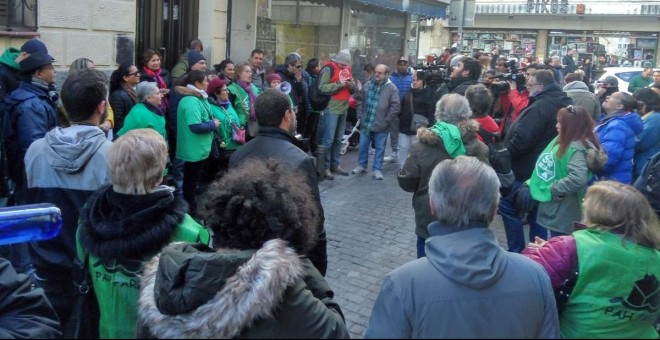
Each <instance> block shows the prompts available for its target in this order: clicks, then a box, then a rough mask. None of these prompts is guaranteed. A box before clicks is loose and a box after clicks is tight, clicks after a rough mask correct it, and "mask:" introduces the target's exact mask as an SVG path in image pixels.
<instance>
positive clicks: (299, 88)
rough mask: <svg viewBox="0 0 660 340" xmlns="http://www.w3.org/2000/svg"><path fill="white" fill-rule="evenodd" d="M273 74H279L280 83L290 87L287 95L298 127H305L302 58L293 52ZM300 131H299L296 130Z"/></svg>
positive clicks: (305, 113) (305, 114)
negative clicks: (294, 109) (285, 83)
mask: <svg viewBox="0 0 660 340" xmlns="http://www.w3.org/2000/svg"><path fill="white" fill-rule="evenodd" d="M274 73H275V74H279V75H280V77H281V78H282V82H285V81H286V82H288V83H289V85H291V91H290V92H289V93H288V95H289V98H291V103H293V106H295V107H296V108H297V109H298V111H297V113H296V120H297V121H298V123H299V125H298V126H301V127H302V126H305V124H306V120H305V119H304V118H305V117H307V112H306V111H305V105H302V104H303V82H302V58H301V57H300V54H298V53H296V52H293V53H289V55H287V56H286V58H285V59H284V64H282V65H278V66H277V67H275V71H274ZM298 131H300V129H298Z"/></svg>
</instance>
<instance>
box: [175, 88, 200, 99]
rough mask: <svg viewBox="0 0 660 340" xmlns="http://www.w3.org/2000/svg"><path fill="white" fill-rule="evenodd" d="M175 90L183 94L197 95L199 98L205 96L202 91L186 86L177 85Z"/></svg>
mask: <svg viewBox="0 0 660 340" xmlns="http://www.w3.org/2000/svg"><path fill="white" fill-rule="evenodd" d="M174 91H176V92H177V93H179V94H180V95H182V96H195V97H197V98H199V99H204V97H203V96H202V94H201V93H199V92H198V91H195V90H193V89H189V88H188V87H186V86H175V87H174Z"/></svg>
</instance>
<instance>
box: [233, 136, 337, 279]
mask: <svg viewBox="0 0 660 340" xmlns="http://www.w3.org/2000/svg"><path fill="white" fill-rule="evenodd" d="M249 158H259V159H268V158H272V159H275V160H276V161H278V162H280V163H282V164H283V165H285V166H286V167H287V168H289V169H291V170H297V171H300V172H302V173H303V174H305V177H306V180H307V183H308V184H309V186H310V188H311V189H312V194H313V195H314V199H315V201H316V204H317V206H318V208H319V216H320V220H319V225H318V226H317V230H318V232H319V241H318V243H317V245H316V246H315V247H314V248H312V250H310V251H309V252H308V253H307V256H308V257H309V259H310V260H311V261H312V263H313V264H314V266H315V267H316V269H318V270H319V272H321V274H323V275H324V276H325V271H326V268H327V264H328V263H327V255H326V242H327V241H326V239H325V227H324V223H325V217H324V214H323V206H322V205H321V194H320V192H319V177H318V172H317V171H316V166H315V163H314V158H313V157H311V156H309V155H307V154H306V153H305V152H304V151H302V149H300V147H299V146H298V141H297V140H296V139H295V138H294V137H293V136H292V135H291V134H290V133H288V132H286V131H284V130H282V129H280V128H279V127H270V126H259V134H258V135H257V137H255V138H254V139H252V140H250V141H249V142H247V143H245V145H243V146H241V147H240V148H238V149H237V150H236V151H235V152H234V154H233V155H232V156H231V158H230V159H229V168H230V169H231V168H235V167H237V166H238V165H239V164H240V163H241V162H242V161H244V160H246V159H249Z"/></svg>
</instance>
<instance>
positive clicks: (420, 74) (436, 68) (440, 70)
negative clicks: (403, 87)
mask: <svg viewBox="0 0 660 340" xmlns="http://www.w3.org/2000/svg"><path fill="white" fill-rule="evenodd" d="M414 69H415V71H416V72H417V79H424V80H425V81H426V86H429V87H439V86H440V85H442V84H443V83H446V82H448V81H449V80H450V79H449V72H448V71H447V69H446V68H445V66H444V65H429V66H419V65H418V66H415V67H414Z"/></svg>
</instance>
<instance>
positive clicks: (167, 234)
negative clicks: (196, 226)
mask: <svg viewBox="0 0 660 340" xmlns="http://www.w3.org/2000/svg"><path fill="white" fill-rule="evenodd" d="M187 211H188V204H187V203H186V202H185V201H184V200H183V199H182V198H180V197H175V196H174V194H173V192H172V189H171V188H170V187H165V186H163V187H159V188H158V189H156V190H155V191H153V192H151V193H148V194H146V195H126V194H119V193H116V192H115V191H114V190H112V186H105V187H103V188H101V189H99V190H98V191H96V192H95V193H94V194H93V195H92V196H90V198H89V199H88V200H87V204H85V207H84V208H83V211H82V212H81V214H80V227H79V228H80V230H79V238H80V244H81V246H82V248H83V249H84V250H85V252H88V253H89V254H90V255H92V256H95V257H98V258H100V259H117V258H131V259H135V258H143V257H145V256H152V255H153V254H156V253H158V252H159V251H160V249H162V248H163V247H164V246H165V245H167V244H168V243H169V242H170V240H171V238H172V234H173V233H174V231H175V230H176V228H177V226H178V225H179V224H180V223H181V222H182V221H183V219H184V216H185V215H186V212H187Z"/></svg>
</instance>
